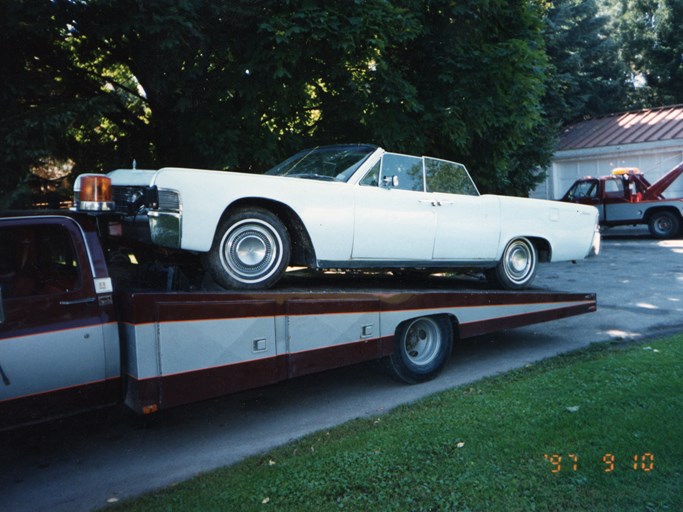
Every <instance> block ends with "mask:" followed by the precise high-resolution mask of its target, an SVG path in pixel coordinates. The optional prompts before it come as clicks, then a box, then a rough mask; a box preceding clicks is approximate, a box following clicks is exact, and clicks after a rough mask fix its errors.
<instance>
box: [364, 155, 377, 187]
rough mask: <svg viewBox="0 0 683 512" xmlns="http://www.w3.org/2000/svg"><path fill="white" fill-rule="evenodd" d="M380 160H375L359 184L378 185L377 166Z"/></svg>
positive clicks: (366, 185)
mask: <svg viewBox="0 0 683 512" xmlns="http://www.w3.org/2000/svg"><path fill="white" fill-rule="evenodd" d="M380 164H381V160H377V163H376V164H375V165H373V166H372V169H370V170H369V171H368V172H367V174H366V175H365V176H363V179H362V180H360V184H361V185H362V186H364V187H376V186H378V185H379V168H380Z"/></svg>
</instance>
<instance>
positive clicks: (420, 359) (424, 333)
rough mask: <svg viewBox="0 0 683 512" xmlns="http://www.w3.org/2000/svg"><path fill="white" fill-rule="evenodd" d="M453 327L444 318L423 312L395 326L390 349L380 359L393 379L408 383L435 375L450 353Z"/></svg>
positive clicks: (425, 379)
mask: <svg viewBox="0 0 683 512" xmlns="http://www.w3.org/2000/svg"><path fill="white" fill-rule="evenodd" d="M452 346H453V328H452V327H451V323H450V321H449V320H448V318H446V317H443V316H425V317H420V318H415V319H412V320H408V321H406V322H403V323H402V324H400V325H399V326H398V328H397V329H396V334H395V336H394V351H393V353H392V354H391V355H390V356H387V357H386V358H385V359H384V361H383V363H384V366H385V367H386V369H387V370H389V373H391V374H392V376H394V377H395V378H396V379H398V380H401V381H403V382H407V383H408V384H416V383H418V382H425V381H427V380H430V379H433V378H434V377H436V376H437V375H438V374H439V372H440V371H441V369H442V368H443V367H444V365H445V364H446V362H447V361H448V358H449V356H450V355H451V348H452Z"/></svg>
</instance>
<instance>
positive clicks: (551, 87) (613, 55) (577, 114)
mask: <svg viewBox="0 0 683 512" xmlns="http://www.w3.org/2000/svg"><path fill="white" fill-rule="evenodd" d="M613 25H614V23H613V19H612V18H611V17H610V16H608V15H607V14H606V13H601V12H600V9H599V6H598V4H597V2H596V1H595V0H557V1H555V2H553V3H552V5H551V6H550V8H549V9H548V11H547V13H546V24H545V29H544V39H545V43H546V51H547V53H548V57H549V59H550V63H551V68H550V70H549V75H548V91H547V94H546V97H545V99H544V105H545V109H546V113H547V115H548V116H549V118H550V119H552V120H553V121H555V122H557V123H559V124H566V123H569V122H573V121H577V120H580V119H583V118H587V117H595V116H599V115H605V114H608V113H611V112H618V111H619V110H622V109H623V108H624V107H625V105H626V104H627V93H628V90H629V87H628V79H629V74H628V69H627V68H626V66H625V65H624V63H623V61H622V60H621V58H620V56H619V46H618V38H616V37H614V36H613Z"/></svg>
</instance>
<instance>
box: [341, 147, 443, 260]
mask: <svg viewBox="0 0 683 512" xmlns="http://www.w3.org/2000/svg"><path fill="white" fill-rule="evenodd" d="M354 199H355V202H354V204H355V209H354V237H353V251H352V257H353V258H355V259H364V260H367V259H374V260H383V261H396V260H401V261H425V260H431V258H432V251H433V248H434V233H435V230H436V213H435V210H434V208H435V206H434V205H433V204H432V199H431V198H430V197H429V194H427V193H426V192H425V189H424V169H423V165H422V159H421V158H418V157H414V156H407V155H398V154H395V153H385V154H384V155H383V156H382V159H381V160H380V161H378V163H377V164H376V165H375V166H374V167H373V168H372V169H371V170H370V171H369V172H368V173H367V174H366V175H365V177H364V178H363V179H362V180H361V181H360V183H359V185H358V186H357V187H356V192H355V198H354Z"/></svg>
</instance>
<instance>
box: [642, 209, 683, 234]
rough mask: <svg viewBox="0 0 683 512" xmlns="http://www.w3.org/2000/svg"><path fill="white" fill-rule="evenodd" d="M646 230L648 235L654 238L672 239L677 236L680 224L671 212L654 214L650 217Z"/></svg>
mask: <svg viewBox="0 0 683 512" xmlns="http://www.w3.org/2000/svg"><path fill="white" fill-rule="evenodd" d="M648 228H649V229H650V234H651V235H652V236H653V237H655V238H673V237H675V236H676V235H678V233H679V231H680V229H681V223H680V221H679V219H678V217H677V216H676V215H675V214H674V213H672V212H667V211H662V212H655V213H653V214H652V216H651V217H650V222H649V223H648Z"/></svg>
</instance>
